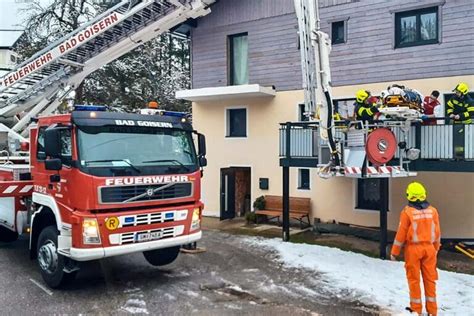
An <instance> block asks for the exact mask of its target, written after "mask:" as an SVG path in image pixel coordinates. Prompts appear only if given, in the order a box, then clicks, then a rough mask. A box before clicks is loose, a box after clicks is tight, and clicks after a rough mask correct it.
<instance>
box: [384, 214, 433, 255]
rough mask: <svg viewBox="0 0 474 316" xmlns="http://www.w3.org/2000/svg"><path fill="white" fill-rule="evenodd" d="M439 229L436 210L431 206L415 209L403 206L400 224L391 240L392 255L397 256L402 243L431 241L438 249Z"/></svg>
mask: <svg viewBox="0 0 474 316" xmlns="http://www.w3.org/2000/svg"><path fill="white" fill-rule="evenodd" d="M440 240H441V229H440V227H439V216H438V211H437V210H436V208H434V207H433V206H431V205H430V206H428V207H426V208H425V209H417V208H415V207H412V206H405V208H404V209H403V211H402V213H401V214H400V225H399V227H398V231H397V235H396V236H395V240H394V241H393V247H392V255H394V256H398V255H399V254H400V250H401V247H402V246H403V244H404V243H407V244H419V243H431V244H433V245H434V247H435V248H436V251H438V250H439V247H440V245H441V243H440Z"/></svg>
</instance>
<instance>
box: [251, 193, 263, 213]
mask: <svg viewBox="0 0 474 316" xmlns="http://www.w3.org/2000/svg"><path fill="white" fill-rule="evenodd" d="M253 207H254V208H255V209H257V210H264V209H265V197H264V196H263V195H262V196H259V197H258V198H257V199H256V200H255V202H253Z"/></svg>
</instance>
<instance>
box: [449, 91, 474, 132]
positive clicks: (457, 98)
mask: <svg viewBox="0 0 474 316" xmlns="http://www.w3.org/2000/svg"><path fill="white" fill-rule="evenodd" d="M453 91H454V93H455V95H454V96H453V97H452V98H451V99H450V100H449V101H448V109H447V113H448V116H449V117H450V118H451V119H453V120H454V123H457V124H471V123H472V119H473V117H474V102H473V100H472V99H471V98H470V97H469V95H468V92H469V86H468V85H467V84H466V83H464V82H461V83H459V84H458V85H457V86H456V88H454V90H453Z"/></svg>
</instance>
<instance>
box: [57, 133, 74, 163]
mask: <svg viewBox="0 0 474 316" xmlns="http://www.w3.org/2000/svg"><path fill="white" fill-rule="evenodd" d="M60 141H61V161H62V163H63V164H65V165H67V166H70V165H71V161H72V151H71V148H72V145H71V130H70V129H62V130H61V133H60Z"/></svg>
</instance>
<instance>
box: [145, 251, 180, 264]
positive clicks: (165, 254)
mask: <svg viewBox="0 0 474 316" xmlns="http://www.w3.org/2000/svg"><path fill="white" fill-rule="evenodd" d="M180 248H181V247H180V246H177V247H171V248H164V249H156V250H150V251H144V252H143V255H144V256H145V259H146V261H148V263H149V264H151V265H153V266H164V265H167V264H170V263H172V262H173V261H175V260H176V258H178V255H179V249H180Z"/></svg>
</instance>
